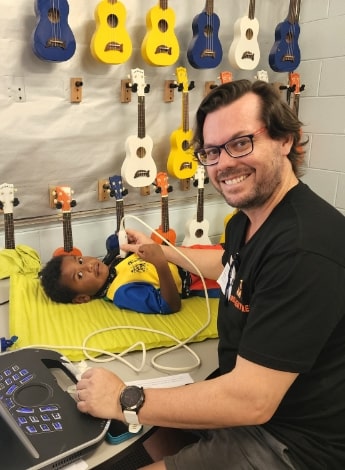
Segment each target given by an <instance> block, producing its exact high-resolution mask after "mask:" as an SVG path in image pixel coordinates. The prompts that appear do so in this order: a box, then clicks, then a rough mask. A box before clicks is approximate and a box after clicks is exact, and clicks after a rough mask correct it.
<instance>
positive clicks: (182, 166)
mask: <svg viewBox="0 0 345 470" xmlns="http://www.w3.org/2000/svg"><path fill="white" fill-rule="evenodd" d="M186 169H189V170H191V169H192V164H191V163H190V162H183V163H182V165H181V166H180V170H186Z"/></svg>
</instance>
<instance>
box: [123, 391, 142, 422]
mask: <svg viewBox="0 0 345 470" xmlns="http://www.w3.org/2000/svg"><path fill="white" fill-rule="evenodd" d="M144 401H145V393H144V389H143V388H142V387H137V386H136V385H129V386H128V387H125V388H124V389H123V390H122V392H121V394H120V405H121V409H122V411H123V416H124V417H125V420H126V422H127V423H128V424H140V423H139V419H138V411H139V410H140V408H141V407H142V406H143V404H144Z"/></svg>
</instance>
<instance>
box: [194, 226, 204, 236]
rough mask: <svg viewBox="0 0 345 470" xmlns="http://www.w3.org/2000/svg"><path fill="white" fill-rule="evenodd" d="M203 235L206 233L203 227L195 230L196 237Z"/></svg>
mask: <svg viewBox="0 0 345 470" xmlns="http://www.w3.org/2000/svg"><path fill="white" fill-rule="evenodd" d="M203 235H204V231H203V230H202V229H201V228H199V229H198V230H196V232H195V236H196V238H201V237H202V236H203Z"/></svg>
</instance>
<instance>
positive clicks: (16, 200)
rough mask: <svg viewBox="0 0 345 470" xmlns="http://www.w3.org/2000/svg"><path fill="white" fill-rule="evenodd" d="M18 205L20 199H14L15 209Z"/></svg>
mask: <svg viewBox="0 0 345 470" xmlns="http://www.w3.org/2000/svg"><path fill="white" fill-rule="evenodd" d="M18 204H19V199H18V198H17V197H15V198H14V199H13V205H14V207H16V206H18Z"/></svg>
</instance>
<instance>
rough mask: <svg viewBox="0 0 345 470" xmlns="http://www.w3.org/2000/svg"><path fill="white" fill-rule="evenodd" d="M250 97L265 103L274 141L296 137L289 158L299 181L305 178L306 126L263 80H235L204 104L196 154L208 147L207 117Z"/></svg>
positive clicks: (263, 109)
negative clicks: (206, 140)
mask: <svg viewBox="0 0 345 470" xmlns="http://www.w3.org/2000/svg"><path fill="white" fill-rule="evenodd" d="M247 93H254V94H256V95H257V96H258V97H259V98H260V100H261V103H262V107H261V119H262V121H263V122H264V124H265V127H266V129H267V132H268V134H269V136H270V137H271V139H274V140H278V139H281V138H284V137H288V136H290V135H291V136H292V138H293V144H292V147H291V150H290V153H289V155H288V158H289V160H290V161H291V164H292V169H293V171H294V173H295V175H296V176H297V177H300V176H302V174H303V170H302V168H301V166H302V164H303V161H304V156H305V150H304V146H305V145H306V144H307V142H308V140H307V139H306V140H305V141H303V142H301V128H302V125H303V124H302V122H301V121H300V120H299V119H298V117H297V115H296V114H295V112H294V111H293V110H292V109H291V108H290V106H289V105H288V104H287V103H286V102H284V101H283V99H282V98H281V96H280V94H279V92H278V91H277V90H276V89H275V88H274V86H273V85H271V84H269V83H266V82H264V81H261V80H257V81H254V82H251V81H250V80H245V79H243V80H235V81H233V82H229V83H224V84H222V85H219V86H217V87H216V88H214V89H213V90H212V91H211V92H210V93H209V94H208V95H207V96H206V97H205V98H204V99H203V101H202V102H201V104H200V106H199V108H198V111H197V113H196V125H195V130H194V136H193V141H192V145H193V146H194V148H195V150H198V148H201V147H203V146H204V138H203V127H204V122H205V118H206V116H207V115H208V114H209V113H211V112H213V111H216V110H217V109H219V108H222V107H224V106H227V105H228V104H230V103H233V102H234V101H236V100H238V99H239V98H241V97H242V96H244V95H246V94H247Z"/></svg>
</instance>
